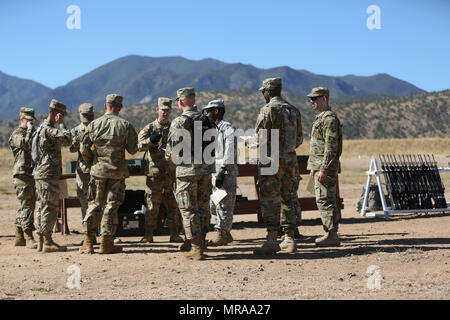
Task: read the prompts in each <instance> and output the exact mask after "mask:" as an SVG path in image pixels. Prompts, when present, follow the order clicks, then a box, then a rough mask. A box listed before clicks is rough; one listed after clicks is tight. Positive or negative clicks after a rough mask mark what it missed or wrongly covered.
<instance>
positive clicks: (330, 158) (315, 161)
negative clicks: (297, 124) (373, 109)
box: [308, 107, 342, 174]
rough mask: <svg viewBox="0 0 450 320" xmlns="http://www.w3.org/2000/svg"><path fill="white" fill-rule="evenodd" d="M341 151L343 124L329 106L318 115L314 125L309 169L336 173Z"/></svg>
mask: <svg viewBox="0 0 450 320" xmlns="http://www.w3.org/2000/svg"><path fill="white" fill-rule="evenodd" d="M341 153H342V125H341V123H340V121H339V119H338V117H337V116H336V114H335V113H334V112H333V111H331V109H330V107H327V108H326V109H325V110H324V111H322V112H321V113H319V114H318V115H317V116H316V119H315V120H314V122H313V125H312V131H311V144H310V149H309V159H308V169H310V170H314V171H321V172H323V173H325V174H328V173H335V172H337V171H338V169H339V157H340V155H341Z"/></svg>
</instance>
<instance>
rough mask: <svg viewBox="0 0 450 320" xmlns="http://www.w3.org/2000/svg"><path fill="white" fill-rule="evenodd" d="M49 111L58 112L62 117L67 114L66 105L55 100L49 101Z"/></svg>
mask: <svg viewBox="0 0 450 320" xmlns="http://www.w3.org/2000/svg"><path fill="white" fill-rule="evenodd" d="M49 108H50V109H53V110H55V111H59V112H61V113H63V114H64V115H66V114H67V112H66V105H65V104H64V103H61V102H59V101H58V100H56V99H52V101H50V106H49Z"/></svg>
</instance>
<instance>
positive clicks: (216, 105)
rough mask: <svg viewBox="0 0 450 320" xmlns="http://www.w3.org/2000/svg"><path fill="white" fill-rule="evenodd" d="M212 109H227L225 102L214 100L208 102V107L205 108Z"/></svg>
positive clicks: (204, 108)
mask: <svg viewBox="0 0 450 320" xmlns="http://www.w3.org/2000/svg"><path fill="white" fill-rule="evenodd" d="M211 108H224V109H225V102H224V101H223V100H212V101H210V102H208V105H207V106H205V107H203V110H206V109H211Z"/></svg>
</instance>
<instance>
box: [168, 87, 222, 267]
mask: <svg viewBox="0 0 450 320" xmlns="http://www.w3.org/2000/svg"><path fill="white" fill-rule="evenodd" d="M176 100H177V101H178V107H179V108H180V110H181V111H182V115H181V116H179V117H177V118H175V119H174V120H173V121H172V124H171V126H170V131H169V137H168V140H167V146H166V159H167V160H169V161H172V162H173V163H174V164H175V165H176V171H175V175H176V190H175V198H176V200H177V203H178V208H179V209H180V212H181V216H182V218H183V226H184V230H185V236H186V239H187V242H188V243H189V242H190V244H191V245H190V250H189V251H188V252H183V255H184V256H185V257H186V258H188V259H195V260H200V259H203V258H204V254H203V250H204V249H205V237H206V234H207V233H208V231H209V222H210V219H211V215H210V212H209V200H210V195H211V189H212V185H211V173H212V172H214V162H212V163H211V164H206V163H205V160H204V158H203V157H201V161H200V163H198V164H197V163H196V161H194V156H197V157H198V156H202V155H201V154H197V153H202V151H201V150H192V149H191V146H190V145H189V149H191V153H190V155H191V157H190V160H189V161H188V162H187V163H185V162H184V161H183V162H182V163H177V161H176V160H175V157H176V156H178V155H179V154H176V153H173V151H174V147H177V146H178V144H180V143H181V144H182V145H185V143H184V144H183V143H182V142H179V139H177V138H176V134H177V133H179V132H180V131H181V130H182V129H184V130H185V131H184V132H185V133H188V134H189V135H190V137H191V139H194V126H195V124H194V121H199V120H200V119H201V116H202V114H201V113H200V112H199V111H198V110H197V106H196V105H195V90H194V88H181V89H178V91H177V98H176ZM183 139H184V138H183ZM183 151H184V150H183ZM194 152H195V153H196V154H194ZM183 156H185V155H184V154H183ZM213 160H214V159H213ZM188 247H189V246H188Z"/></svg>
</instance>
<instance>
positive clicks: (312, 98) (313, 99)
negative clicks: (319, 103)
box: [309, 96, 323, 101]
mask: <svg viewBox="0 0 450 320" xmlns="http://www.w3.org/2000/svg"><path fill="white" fill-rule="evenodd" d="M320 97H323V96H317V97H311V98H309V99H311V101H316V100H317V99H318V98H320Z"/></svg>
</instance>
